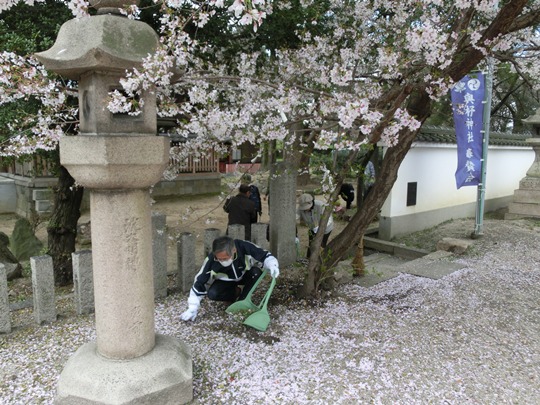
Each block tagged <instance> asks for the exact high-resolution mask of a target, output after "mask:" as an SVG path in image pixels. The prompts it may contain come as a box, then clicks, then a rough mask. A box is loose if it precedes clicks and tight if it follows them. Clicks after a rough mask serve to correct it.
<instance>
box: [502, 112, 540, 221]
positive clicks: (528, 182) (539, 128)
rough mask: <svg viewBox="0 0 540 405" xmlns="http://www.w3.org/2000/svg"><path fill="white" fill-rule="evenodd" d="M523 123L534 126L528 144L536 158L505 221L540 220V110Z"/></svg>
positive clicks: (520, 183) (521, 182)
mask: <svg viewBox="0 0 540 405" xmlns="http://www.w3.org/2000/svg"><path fill="white" fill-rule="evenodd" d="M523 122H525V123H527V124H529V125H530V126H532V130H533V137H532V138H528V139H527V141H526V142H527V144H528V145H529V146H531V147H532V148H533V151H534V154H535V157H534V162H533V164H532V166H531V167H530V168H529V170H528V171H527V175H526V176H525V177H524V178H523V179H521V181H520V182H519V189H518V190H515V191H514V199H513V202H512V203H511V204H510V205H509V207H508V213H507V214H506V215H505V216H504V218H505V219H517V218H525V217H534V218H540V108H538V109H537V110H536V113H535V114H534V115H532V116H530V117H529V118H527V119H524V120H523Z"/></svg>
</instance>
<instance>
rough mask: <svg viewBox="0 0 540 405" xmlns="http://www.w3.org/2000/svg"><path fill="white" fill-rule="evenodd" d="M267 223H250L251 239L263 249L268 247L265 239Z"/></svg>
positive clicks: (268, 244)
mask: <svg viewBox="0 0 540 405" xmlns="http://www.w3.org/2000/svg"><path fill="white" fill-rule="evenodd" d="M267 229H268V224H263V223H261V222H257V223H255V224H251V241H252V242H253V243H255V244H256V245H257V246H259V247H262V248H263V249H266V250H268V249H270V242H268V240H267V239H266V231H267Z"/></svg>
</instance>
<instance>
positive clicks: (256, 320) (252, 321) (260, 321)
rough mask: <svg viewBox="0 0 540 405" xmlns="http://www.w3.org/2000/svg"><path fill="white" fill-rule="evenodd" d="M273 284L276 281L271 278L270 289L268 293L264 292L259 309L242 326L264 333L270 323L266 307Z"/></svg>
mask: <svg viewBox="0 0 540 405" xmlns="http://www.w3.org/2000/svg"><path fill="white" fill-rule="evenodd" d="M275 284H276V279H275V278H273V277H272V283H271V284H270V287H269V288H268V291H266V294H265V295H264V298H263V300H262V302H261V306H262V307H261V309H260V310H258V311H256V312H254V313H252V314H251V315H250V316H248V317H247V318H246V320H245V321H244V325H246V326H249V327H251V328H254V329H257V330H259V331H261V332H264V331H265V330H266V328H268V324H269V323H270V315H269V314H268V309H267V306H268V301H269V300H270V295H272V290H273V289H274V285H275Z"/></svg>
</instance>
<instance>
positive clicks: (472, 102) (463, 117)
mask: <svg viewBox="0 0 540 405" xmlns="http://www.w3.org/2000/svg"><path fill="white" fill-rule="evenodd" d="M451 98H452V107H453V111H454V125H455V129H456V141H457V153H458V164H457V170H456V186H457V188H461V187H462V186H476V185H478V184H479V183H480V179H481V169H482V166H481V160H482V144H483V142H482V141H483V135H482V129H483V122H482V117H483V112H484V107H483V104H482V101H483V100H484V76H483V75H482V73H476V74H474V75H470V76H469V75H467V76H465V77H464V78H463V79H461V80H460V81H459V82H458V83H456V84H455V86H454V88H453V89H452V91H451Z"/></svg>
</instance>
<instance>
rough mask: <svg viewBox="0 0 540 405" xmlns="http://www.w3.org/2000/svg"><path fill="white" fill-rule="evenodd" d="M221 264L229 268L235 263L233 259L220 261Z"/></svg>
mask: <svg viewBox="0 0 540 405" xmlns="http://www.w3.org/2000/svg"><path fill="white" fill-rule="evenodd" d="M218 262H219V264H221V265H222V266H223V267H229V266H230V265H231V264H232V262H233V259H232V257H231V258H230V259H229V260H223V261H222V260H218Z"/></svg>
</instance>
